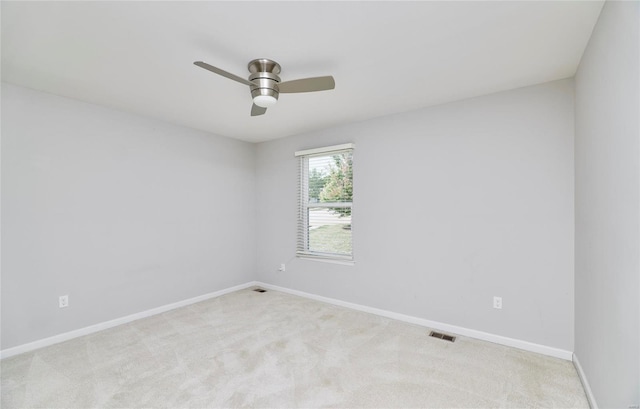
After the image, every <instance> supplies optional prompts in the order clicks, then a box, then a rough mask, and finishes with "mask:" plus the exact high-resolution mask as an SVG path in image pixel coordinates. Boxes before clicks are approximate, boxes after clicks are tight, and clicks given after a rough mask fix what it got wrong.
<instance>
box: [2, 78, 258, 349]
mask: <svg viewBox="0 0 640 409" xmlns="http://www.w3.org/2000/svg"><path fill="white" fill-rule="evenodd" d="M254 151H255V149H254V146H253V145H251V144H248V143H244V142H239V141H235V140H231V139H227V138H221V137H216V136H213V135H211V134H207V133H204V132H199V131H195V130H192V129H187V128H182V127H178V126H174V125H169V124H166V123H163V122H160V121H157V120H149V119H144V118H142V117H140V116H136V115H131V114H127V113H122V112H118V111H114V110H110V109H108V108H103V107H98V106H95V105H91V104H87V103H83V102H79V101H75V100H70V99H66V98H62V97H58V96H54V95H50V94H44V93H40V92H36V91H31V90H27V89H25V88H20V87H16V86H12V85H8V84H3V85H2V341H1V342H2V349H6V348H10V347H13V346H16V345H20V344H23V343H27V342H30V341H34V340H38V339H41V338H45V337H48V336H52V335H55V334H59V333H63V332H66V331H69V330H74V329H78V328H82V327H85V326H88V325H91V324H95V323H99V322H103V321H106V320H110V319H114V318H118V317H122V316H125V315H128V314H132V313H137V312H140V311H144V310H146V309H150V308H153V307H158V306H161V305H165V304H168V303H171V302H176V301H181V300H184V299H188V298H191V297H194V296H198V295H202V294H204V293H207V292H211V291H215V290H219V289H223V288H228V287H230V286H233V285H236V284H240V283H245V282H247V281H250V280H252V279H254V272H253V271H254V266H255V264H254V254H255V241H254V237H255V236H254V231H255V193H254V188H255V173H254V159H255V158H254ZM63 294H68V295H69V297H70V306H69V307H68V308H66V309H59V308H58V296H59V295H63Z"/></svg>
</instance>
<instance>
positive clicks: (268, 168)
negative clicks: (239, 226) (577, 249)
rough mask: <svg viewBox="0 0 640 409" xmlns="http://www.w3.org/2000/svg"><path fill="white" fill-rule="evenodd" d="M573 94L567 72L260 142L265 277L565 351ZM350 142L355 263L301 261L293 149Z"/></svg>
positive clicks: (569, 339) (261, 268) (568, 346)
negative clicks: (497, 303)
mask: <svg viewBox="0 0 640 409" xmlns="http://www.w3.org/2000/svg"><path fill="white" fill-rule="evenodd" d="M573 102H574V101H573V82H572V80H562V81H556V82H552V83H547V84H543V85H538V86H533V87H528V88H523V89H517V90H513V91H508V92H502V93H499V94H494V95H489V96H483V97H479V98H474V99H469V100H465V101H461V102H456V103H452V104H447V105H441V106H438V107H433V108H428V109H424V110H420V111H414V112H410V113H404V114H399V115H394V116H389V117H384V118H379V119H376V120H370V121H366V122H362V123H356V124H350V125H347V126H342V127H339V128H334V129H329V130H325V131H321V132H317V133H312V134H307V135H302V136H295V137H290V138H285V139H279V140H275V141H272V142H266V143H262V144H260V145H258V149H257V152H256V154H257V157H256V163H257V166H256V170H257V203H258V225H257V231H258V247H257V248H258V252H257V266H258V278H259V280H261V281H264V282H267V283H271V284H275V285H281V286H284V287H288V288H292V289H297V290H301V291H306V292H310V293H313V294H318V295H322V296H327V297H332V298H337V299H340V300H344V301H349V302H354V303H358V304H362V305H366V306H371V307H376V308H382V309H385V310H390V311H393V312H398V313H403V314H408V315H412V316H416V317H421V318H425V319H430V320H435V321H441V322H443V323H448V324H452V325H458V326H462V327H466V328H471V329H476V330H480V331H486V332H489V333H494V334H499V335H503V336H507V337H512V338H516V339H521V340H526V341H530V342H534V343H538V344H543V345H547V346H552V347H556V348H561V349H565V350H573V306H574V300H573V296H574V288H573V271H574V259H573V234H574V224H573V219H574V213H573V206H574V203H573V143H574V141H573V135H574V121H573ZM346 142H355V143H356V149H355V152H354V213H353V228H354V230H353V243H354V256H355V260H356V264H355V266H345V265H336V264H328V263H323V262H318V261H310V260H302V259H296V258H295V257H294V254H295V253H294V252H295V247H296V246H295V240H296V194H297V192H296V177H297V175H296V169H297V167H296V163H297V162H296V160H295V158H294V156H293V154H294V151H296V150H300V149H306V148H314V147H321V146H326V145H333V144H338V143H346ZM281 262H286V263H287V270H286V272H278V271H277V268H278V266H279V264H280V263H281ZM494 295H497V296H502V297H503V302H504V309H503V310H495V309H493V308H492V297H493V296H494Z"/></svg>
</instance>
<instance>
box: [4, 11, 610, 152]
mask: <svg viewBox="0 0 640 409" xmlns="http://www.w3.org/2000/svg"><path fill="white" fill-rule="evenodd" d="M602 4H603V2H602V1H593V2H588V1H568V2H567V1H557V2H556V1H533V2H295V3H294V2H266V1H264V2H233V3H232V2H179V1H173V2H56V1H51V2H37V3H35V2H7V1H2V3H1V7H2V10H1V12H2V80H3V81H6V82H10V83H13V84H18V85H23V86H26V87H30V88H34V89H38V90H42V91H46V92H50V93H54V94H58V95H63V96H67V97H72V98H77V99H80V100H84V101H89V102H93V103H96V104H101V105H106V106H110V107H115V108H118V109H121V110H126V111H130V112H134V113H138V114H142V115H146V116H151V117H155V118H160V119H163V120H166V121H169V122H173V123H176V124H180V125H185V126H189V127H192V128H197V129H201V130H205V131H209V132H212V133H214V134H218V135H223V136H228V137H231V138H237V139H242V140H245V141H251V142H259V141H265V140H270V139H275V138H280V137H284V136H289V135H293V134H298V133H304V132H308V131H312V130H316V129H320V128H326V127H331V126H335V125H338V124H342V123H346V122H353V121H361V120H365V119H368V118H373V117H378V116H382V115H388V114H392V113H397V112H402V111H408V110H412V109H417V108H422V107H426V106H429V105H435V104H439V103H443V102H448V101H454V100H459V99H463V98H469V97H473V96H477V95H483V94H488V93H492V92H497V91H502V90H506V89H512V88H517V87H522V86H527V85H532V84H536V83H541V82H546V81H552V80H556V79H561V78H566V77H571V76H572V75H574V73H575V71H576V68H577V66H578V63H579V61H580V57H581V56H582V52H583V50H584V48H585V46H586V44H587V41H588V39H589V36H590V35H591V31H592V29H593V26H594V25H595V22H596V20H597V18H598V15H599V13H600V9H601V8H602ZM254 58H271V59H274V60H276V61H277V62H279V63H280V64H281V65H282V74H281V75H280V77H281V78H282V79H283V81H286V80H291V79H296V78H303V77H311V76H321V75H333V76H334V77H335V80H336V89H335V90H333V91H325V92H317V93H309V94H283V95H281V96H280V101H279V102H278V104H277V105H276V106H275V107H273V108H270V109H269V111H268V112H267V114H266V115H264V116H260V117H250V116H249V111H250V107H251V97H250V95H249V90H248V87H246V86H244V85H241V84H239V83H236V82H233V81H231V80H228V79H226V78H223V77H220V76H218V75H215V74H213V73H210V72H208V71H205V70H203V69H201V68H198V67H196V66H194V65H193V62H194V61H198V60H202V61H205V62H207V63H209V64H212V65H215V66H218V67H220V68H222V69H225V70H227V71H231V72H233V73H235V74H237V75H239V76H242V77H246V76H248V75H249V73H248V71H247V68H246V64H247V63H248V62H249V60H251V59H254Z"/></svg>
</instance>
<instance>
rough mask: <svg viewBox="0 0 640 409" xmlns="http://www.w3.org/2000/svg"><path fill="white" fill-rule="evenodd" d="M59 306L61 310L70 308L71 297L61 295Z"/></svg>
mask: <svg viewBox="0 0 640 409" xmlns="http://www.w3.org/2000/svg"><path fill="white" fill-rule="evenodd" d="M58 306H59V307H60V308H65V307H68V306H69V296H68V295H61V296H60V298H58Z"/></svg>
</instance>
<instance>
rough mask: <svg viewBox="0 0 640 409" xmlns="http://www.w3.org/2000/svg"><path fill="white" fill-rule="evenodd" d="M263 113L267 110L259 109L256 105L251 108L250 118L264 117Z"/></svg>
mask: <svg viewBox="0 0 640 409" xmlns="http://www.w3.org/2000/svg"><path fill="white" fill-rule="evenodd" d="M265 112H267V108H262V107H259V106H257V105H256V104H253V106H252V107H251V116H258V115H264V113H265Z"/></svg>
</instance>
